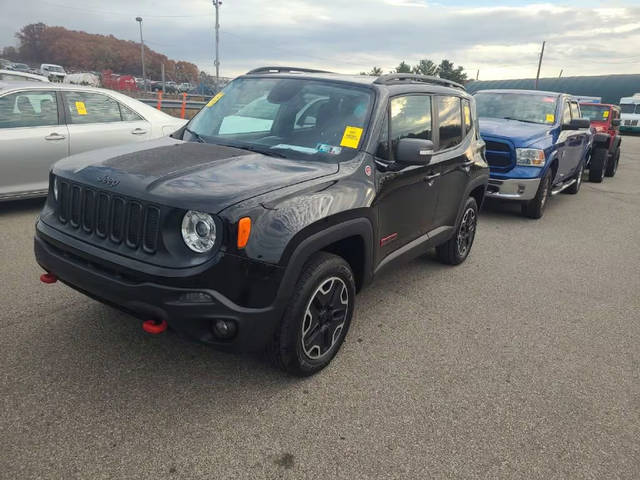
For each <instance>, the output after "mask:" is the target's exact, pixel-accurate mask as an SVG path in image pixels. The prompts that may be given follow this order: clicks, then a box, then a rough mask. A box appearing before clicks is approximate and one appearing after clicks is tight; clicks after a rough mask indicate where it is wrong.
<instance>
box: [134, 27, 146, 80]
mask: <svg viewBox="0 0 640 480" xmlns="http://www.w3.org/2000/svg"><path fill="white" fill-rule="evenodd" d="M136 22H138V23H139V24H140V57H141V58H142V82H143V83H142V85H143V87H144V91H145V92H146V91H147V75H146V73H145V71H144V40H143V39H142V17H136Z"/></svg>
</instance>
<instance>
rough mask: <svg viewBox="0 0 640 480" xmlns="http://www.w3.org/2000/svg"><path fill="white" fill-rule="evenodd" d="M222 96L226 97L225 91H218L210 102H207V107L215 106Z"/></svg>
mask: <svg viewBox="0 0 640 480" xmlns="http://www.w3.org/2000/svg"><path fill="white" fill-rule="evenodd" d="M222 97H224V93H222V92H220V93H218V94H217V95H216V96H215V97H213V98H212V99H211V100H209V103H207V108H209V107H213V106H214V105H215V104H216V103H218V100H220V99H221V98H222Z"/></svg>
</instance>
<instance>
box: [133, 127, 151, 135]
mask: <svg viewBox="0 0 640 480" xmlns="http://www.w3.org/2000/svg"><path fill="white" fill-rule="evenodd" d="M131 133H132V134H133V135H144V134H145V133H147V131H146V130H145V129H144V128H134V129H133V130H131Z"/></svg>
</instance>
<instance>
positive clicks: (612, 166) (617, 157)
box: [604, 147, 620, 177]
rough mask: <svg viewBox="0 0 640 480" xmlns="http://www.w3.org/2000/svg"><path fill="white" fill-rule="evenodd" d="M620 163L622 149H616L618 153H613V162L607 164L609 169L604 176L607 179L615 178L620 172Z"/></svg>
mask: <svg viewBox="0 0 640 480" xmlns="http://www.w3.org/2000/svg"><path fill="white" fill-rule="evenodd" d="M619 162H620V147H618V148H616V151H615V152H613V155H612V157H611V160H610V161H609V163H608V164H607V169H606V170H605V172H604V174H605V175H606V176H607V177H613V176H614V175H615V174H616V172H617V171H618V163H619Z"/></svg>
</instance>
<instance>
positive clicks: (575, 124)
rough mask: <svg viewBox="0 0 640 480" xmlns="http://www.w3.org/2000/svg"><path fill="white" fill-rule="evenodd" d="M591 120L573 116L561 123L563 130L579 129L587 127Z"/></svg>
mask: <svg viewBox="0 0 640 480" xmlns="http://www.w3.org/2000/svg"><path fill="white" fill-rule="evenodd" d="M590 126H591V120H589V119H588V118H574V119H573V120H571V122H569V123H568V124H564V125H562V129H563V130H580V129H581V128H589V127H590Z"/></svg>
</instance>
